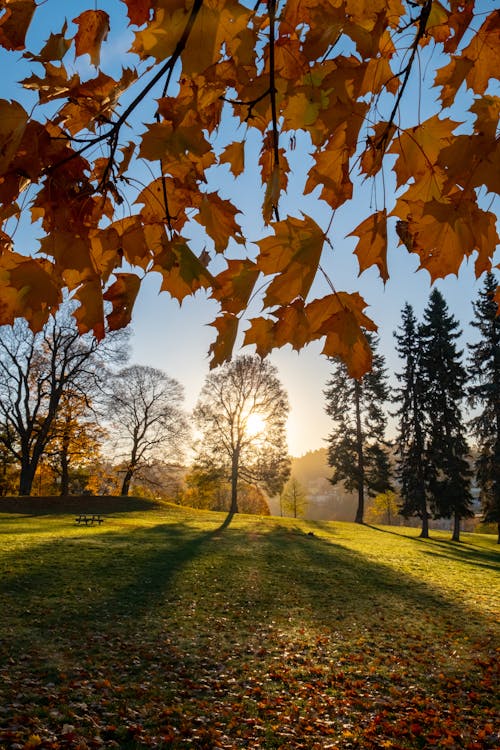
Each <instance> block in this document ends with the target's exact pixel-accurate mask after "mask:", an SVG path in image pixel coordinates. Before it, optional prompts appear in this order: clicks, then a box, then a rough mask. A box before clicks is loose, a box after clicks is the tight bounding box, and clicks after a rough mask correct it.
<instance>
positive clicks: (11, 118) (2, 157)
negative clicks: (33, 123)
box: [0, 99, 28, 174]
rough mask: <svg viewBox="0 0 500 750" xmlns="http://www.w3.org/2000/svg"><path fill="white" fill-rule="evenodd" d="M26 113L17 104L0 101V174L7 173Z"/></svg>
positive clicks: (16, 148) (25, 123) (26, 116)
mask: <svg viewBox="0 0 500 750" xmlns="http://www.w3.org/2000/svg"><path fill="white" fill-rule="evenodd" d="M27 122H28V113H27V112H26V110H25V109H24V108H23V107H21V105H20V104H18V102H8V101H6V100H5V99H0V174H1V173H4V172H6V171H7V168H8V167H9V165H10V163H11V161H12V159H13V158H14V156H15V154H16V152H17V150H18V148H19V145H20V143H21V140H22V138H23V135H24V131H25V129H26V125H27Z"/></svg>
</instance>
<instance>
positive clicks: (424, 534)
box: [420, 508, 429, 539]
mask: <svg viewBox="0 0 500 750" xmlns="http://www.w3.org/2000/svg"><path fill="white" fill-rule="evenodd" d="M420 538H421V539H428V538H429V514H428V513H427V508H425V510H424V512H423V513H422V530H421V531H420Z"/></svg>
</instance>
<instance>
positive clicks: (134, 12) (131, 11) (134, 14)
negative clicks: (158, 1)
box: [122, 0, 155, 26]
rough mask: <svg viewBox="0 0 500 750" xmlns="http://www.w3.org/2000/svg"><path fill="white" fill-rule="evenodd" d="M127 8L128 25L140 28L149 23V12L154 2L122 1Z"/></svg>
mask: <svg viewBox="0 0 500 750" xmlns="http://www.w3.org/2000/svg"><path fill="white" fill-rule="evenodd" d="M122 2H124V3H125V4H126V6H127V15H128V17H129V18H130V23H133V24H134V25H135V26H142V25H143V24H144V23H147V21H149V19H150V16H151V11H152V9H153V8H154V6H155V2H154V0H122Z"/></svg>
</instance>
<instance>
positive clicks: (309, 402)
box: [0, 0, 498, 455]
mask: <svg viewBox="0 0 500 750" xmlns="http://www.w3.org/2000/svg"><path fill="white" fill-rule="evenodd" d="M63 7H64V13H65V14H66V17H67V19H68V21H69V22H71V19H73V18H74V17H76V16H77V15H78V14H79V13H80V12H81V11H82V10H85V9H88V8H89V7H90V8H94V7H97V8H103V9H105V10H107V11H108V12H110V14H111V16H112V33H111V34H110V36H109V38H108V41H107V42H106V43H105V44H104V46H103V51H102V63H103V67H104V69H105V70H106V72H109V73H110V74H112V75H113V74H114V73H116V69H117V65H119V64H120V63H121V62H122V53H123V51H124V50H126V49H127V47H128V45H129V44H130V41H131V34H130V32H128V31H127V30H126V28H125V26H124V21H125V6H124V4H123V3H120V2H118V0H108V1H107V2H93V1H92V2H86V1H85V0H69V1H68V2H66V3H65V4H64V6H63ZM485 7H491V5H490V3H485ZM36 19H37V21H36V25H33V26H32V28H31V29H30V32H29V37H28V39H29V45H30V46H31V47H36V46H37V45H38V46H40V44H41V42H43V41H44V40H45V39H46V38H47V36H48V34H49V33H50V31H58V30H59V29H60V27H61V25H62V17H61V3H60V2H59V0H46V2H45V3H44V4H42V5H41V6H40V9H39V10H38V11H37V16H36ZM115 23H116V26H115ZM70 29H71V26H70ZM70 33H71V32H70ZM14 58H15V59H16V60H17V62H16V64H15V65H12V59H13V56H12V55H10V56H8V57H7V55H6V54H5V53H3V52H2V53H0V67H1V69H2V70H3V71H5V72H6V73H7V74H6V75H3V76H2V81H1V83H0V96H1V97H2V98H19V97H20V96H22V97H23V99H22V100H23V103H25V106H26V107H28V106H29V102H30V95H29V94H26V93H22V94H21V89H20V87H19V85H18V83H16V82H17V81H19V80H20V79H22V78H23V77H25V76H27V75H29V73H30V68H29V66H28V64H27V62H26V61H24V60H21V58H20V55H18V54H17V53H15V54H14ZM69 58H70V59H69V61H68V62H66V60H65V63H66V64H67V66H68V67H69V66H71V64H73V60H72V53H70V55H69ZM7 59H8V60H9V62H8V64H7V65H6V63H7ZM438 62H439V60H438V59H437V58H436V56H434V58H433V59H432V61H431V64H430V65H428V66H427V67H426V61H425V60H424V59H423V60H422V65H421V69H422V70H424V71H425V73H424V87H425V85H426V83H429V82H431V81H432V79H433V77H434V71H433V68H434V67H435V66H436V65H437V64H438ZM74 64H75V67H76V69H78V71H79V72H80V73H81V75H82V76H91V75H93V69H92V68H91V66H90V65H89V63H88V58H87V57H84V58H80V59H79V60H78V61H77V62H76V63H74ZM434 96H435V95H434V94H433V95H432V96H430V95H429V94H425V93H423V92H422V93H421V92H420V91H419V88H418V86H417V84H416V82H414V84H413V85H412V88H411V90H410V91H409V97H410V98H409V101H411V102H412V108H414V105H415V102H416V101H418V102H419V106H420V108H421V119H425V117H427V116H429V115H430V114H432V113H433V112H435V111H436V110H437V111H439V106H438V105H436V102H435V100H434ZM466 102H467V97H463V98H462V99H461V104H460V106H462V107H463V108H465V104H466ZM406 114H408V115H413V112H410V111H408V112H407V113H406V112H405V110H403V111H402V117H403V118H405V117H406ZM446 114H447V115H450V113H449V112H447V113H446ZM453 114H454V115H455V119H458V120H460V119H463V117H460V116H457V114H458V115H459V114H460V113H459V112H458V113H457V112H454V113H453ZM230 135H231V130H230V129H229V131H227V132H226V133H224V132H222V133H221V134H220V136H219V138H220V145H221V147H222V146H223V145H224V142H225V141H227V140H230ZM126 137H128V136H126ZM302 140H303V139H302ZM305 145H306V144H305V141H303V142H302V143H301V139H300V137H299V139H298V147H297V148H296V149H295V150H294V151H293V152H292V153H291V154H290V155H289V156H290V158H291V159H292V172H293V182H294V185H297V184H300V183H301V182H303V180H304V176H305V172H306V169H307V165H308V156H307V149H306V148H305V147H304V146H305ZM253 148H254V147H253V146H252V136H251V135H249V137H248V141H247V157H248V156H250V158H249V159H248V158H247V163H250V164H252V159H251V156H252V149H253ZM253 163H254V171H252V168H249V169H248V171H247V172H246V173H245V174H244V175H242V176H241V177H240V178H238V179H237V180H235V179H234V178H233V177H232V176H231V175H230V174H229V169H228V167H225V168H223V169H222V170H221V169H220V168H219V170H218V172H217V175H215V174H214V184H213V185H212V186H211V189H215V188H219V187H220V188H221V192H222V194H223V196H227V197H229V196H238V205H239V206H240V207H241V209H242V212H243V213H242V214H241V215H240V216H239V217H238V220H239V221H240V222H241V224H242V226H243V234H244V235H245V237H247V238H248V240H249V242H248V244H247V247H246V251H247V252H248V253H249V254H252V253H254V252H256V248H255V246H252V244H251V240H252V239H259V238H261V237H262V234H263V227H262V219H261V218H259V210H260V205H261V201H262V195H261V192H259V190H258V189H257V188H256V185H257V172H256V159H253ZM391 174H392V173H391V172H390V171H389V170H386V172H385V177H386V181H385V190H386V195H387V199H388V205H389V207H390V206H391V202H392V193H393V191H394V187H393V181H392V177H391ZM377 188H378V197H379V198H380V191H381V188H382V185H381V183H380V182H379V183H378V185H377ZM356 190H357V198H356V202H355V203H353V204H349V205H347V206H345V207H342V208H341V209H339V210H338V211H337V212H336V215H335V217H334V221H333V225H332V230H331V232H330V235H329V237H330V240H331V242H332V248H328V247H325V252H324V257H323V259H322V264H323V266H324V267H325V269H326V271H327V273H328V274H329V275H330V277H331V279H332V281H333V282H334V284H335V288H336V289H337V290H338V291H348V292H351V291H359V292H360V293H361V294H362V296H363V297H364V298H365V300H366V302H367V304H368V309H367V313H368V315H370V317H372V318H373V319H374V320H375V321H376V323H377V324H378V325H379V335H380V340H381V349H382V352H383V353H384V354H385V355H386V359H387V366H388V370H389V372H393V371H394V370H395V369H396V370H397V369H398V368H399V363H398V362H397V359H396V356H395V353H394V345H393V335H392V333H393V331H394V329H395V328H396V327H397V326H398V325H399V321H400V312H401V309H402V307H403V305H404V304H405V302H409V303H410V304H412V305H413V307H414V309H415V312H416V314H417V316H418V317H420V316H421V314H422V312H423V309H424V307H425V305H426V302H427V298H428V295H429V292H430V283H429V275H428V274H427V272H425V271H417V268H418V261H417V259H416V258H415V257H414V256H411V255H410V254H409V253H408V252H407V250H406V249H405V248H404V247H403V246H398V245H397V238H396V237H395V234H392V235H391V237H390V250H389V261H388V262H389V271H390V279H389V281H388V282H387V284H386V285H385V286H384V284H383V283H382V281H381V280H380V278H379V276H378V273H377V272H376V270H374V269H370V270H368V271H367V272H365V273H364V274H363V275H362V276H361V277H359V276H358V263H357V259H356V257H355V256H354V255H353V252H352V251H353V249H354V247H355V244H356V238H355V237H347V235H348V234H349V233H350V232H352V230H353V229H354V228H355V227H356V226H357V225H358V224H359V223H360V221H361V220H362V219H364V218H365V217H366V216H367V215H368V214H369V213H371V212H372V211H373V210H375V208H379V207H380V204H379V205H375V198H374V193H373V191H372V187H371V185H369V184H367V185H365V186H362V185H360V184H359V183H358V185H357V187H356ZM281 205H282V207H283V209H286V210H287V211H288V212H289V213H290V214H292V215H296V216H297V215H300V211H304V212H305V213H307V214H309V215H310V216H312V217H313V218H314V219H315V220H316V221H317V222H318V224H320V226H322V227H323V228H326V226H327V225H328V223H329V221H330V216H331V211H330V209H329V207H327V206H326V205H325V204H324V203H323V202H322V201H319V200H318V199H317V196H315V195H314V194H313V195H309V196H306V197H303V196H301V197H300V198H299V199H298V198H297V197H295V196H294V195H293V194H290V195H289V196H285V197H284V198H283V200H282V204H281ZM496 208H497V209H498V204H496ZM490 210H495V205H494V206H493V207H490ZM190 233H191V234H190V236H192V238H193V245H194V246H195V247H196V248H197V249H198V250H199V251H201V249H202V248H203V245H204V243H205V242H206V238H204V237H203V235H202V231H201V227H199V225H198V224H196V222H192V226H190ZM188 234H189V233H188ZM36 236H37V234H36V227H35V229H33V228H32V227H30V226H28V225H27V224H25V225H23V226H22V227H21V228H20V230H19V232H18V236H17V237H18V239H19V240H20V242H21V245H22V244H24V245H25V249H26V250H29V249H30V246H31V247H35V246H36V242H35V237H36ZM207 244H209V243H207ZM18 249H19V250H22V247H19V248H18ZM240 252H241V248H236V247H235V248H234V254H235V255H236V254H237V253H240ZM159 286H160V278H159V276H158V275H156V274H152V275H150V277H149V278H147V279H146V281H145V282H144V283H143V286H142V289H141V292H140V295H139V298H138V301H137V304H136V309H135V313H134V316H133V331H134V334H133V339H132V346H133V360H134V361H135V362H137V363H140V364H147V365H152V366H155V367H159V368H161V369H162V370H165V371H166V372H167V373H168V374H169V375H170V376H172V377H174V378H176V379H178V380H179V381H180V382H182V383H183V384H184V387H185V392H186V406H187V408H191V407H192V406H194V403H195V401H196V398H197V395H198V392H199V390H200V388H201V385H202V382H203V380H204V377H205V375H206V374H207V372H208V358H207V352H208V348H209V346H210V343H211V342H212V341H213V339H214V336H215V329H213V328H212V327H210V326H209V325H208V323H209V322H210V321H211V320H212V319H213V318H214V317H215V315H216V314H217V305H216V304H215V303H214V302H212V301H209V300H207V299H206V295H205V294H204V293H198V294H197V295H196V296H195V297H194V298H192V299H188V300H186V301H185V302H184V303H183V305H182V307H179V305H178V303H177V302H175V301H173V300H171V299H170V298H169V297H168V296H167V295H166V294H161V295H159V294H158V289H159ZM437 286H438V288H439V289H440V290H441V291H442V293H443V295H444V296H445V298H446V300H447V302H448V305H449V308H450V311H451V312H452V313H453V314H454V315H455V317H457V318H458V320H459V321H460V323H461V325H462V327H463V328H464V331H465V335H464V341H465V340H467V341H471V340H473V338H474V337H475V331H472V330H471V329H470V328H469V325H468V324H469V322H470V320H471V318H472V305H471V302H472V300H473V299H474V298H475V297H476V296H477V293H478V291H479V289H480V288H481V286H482V282H481V281H476V280H475V277H474V273H473V259H472V261H471V262H469V263H468V264H464V265H463V267H462V269H461V272H460V274H459V277H458V279H457V278H456V277H448V278H447V279H445V280H443V281H439V282H437ZM329 291H330V290H329V289H328V287H327V285H326V282H325V281H324V279H323V278H322V277H319V278H318V280H317V281H316V282H315V285H314V287H313V290H312V292H313V296H322V295H323V294H327V293H328V292H329ZM259 310H260V308H259V305H258V301H256V303H255V304H254V307H253V309H252V311H251V315H250V317H252V315H257V314H258V313H259ZM244 328H245V326H243V329H244ZM320 350H321V344H314V345H311V346H309V347H307V348H306V349H304V350H303V351H302V352H300V353H296V352H293V351H292V350H291V348H290V347H286V348H284V349H282V350H279V351H276V352H275V353H273V354H272V355H271V361H272V362H273V363H274V364H275V365H276V366H277V368H278V370H279V374H280V377H281V380H282V382H283V384H284V385H285V387H286V389H287V390H288V393H289V397H290V403H291V414H290V420H289V445H290V451H291V453H292V454H293V455H302V454H303V453H305V452H306V451H307V450H314V449H316V448H320V447H323V446H324V445H325V440H326V438H327V436H328V432H329V430H330V421H329V419H328V418H327V416H326V414H325V413H324V397H323V389H324V387H325V384H326V381H327V379H328V376H329V371H330V367H329V364H328V362H327V360H326V359H325V358H324V357H322V356H321V355H320Z"/></svg>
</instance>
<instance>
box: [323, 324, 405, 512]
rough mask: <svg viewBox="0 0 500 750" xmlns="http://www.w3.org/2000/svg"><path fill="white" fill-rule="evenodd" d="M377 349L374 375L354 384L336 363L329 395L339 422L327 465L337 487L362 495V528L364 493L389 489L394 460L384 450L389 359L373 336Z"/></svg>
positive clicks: (328, 402) (329, 404)
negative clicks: (386, 359) (386, 360)
mask: <svg viewBox="0 0 500 750" xmlns="http://www.w3.org/2000/svg"><path fill="white" fill-rule="evenodd" d="M368 341H369V342H370V345H371V347H372V349H373V352H374V353H373V366H372V370H371V371H370V372H368V373H366V375H364V376H363V378H361V379H359V380H353V379H352V378H351V377H350V376H349V373H348V369H347V367H346V365H345V364H344V363H343V362H341V361H339V360H334V361H332V376H331V378H330V380H329V381H328V383H327V386H326V390H325V397H326V407H325V408H326V412H327V414H328V415H329V416H330V417H331V418H332V420H333V422H334V426H333V431H332V433H331V434H330V436H329V438H328V463H329V465H330V466H331V467H332V468H333V475H332V477H331V479H330V481H331V482H332V484H337V483H338V482H343V483H344V486H345V488H346V489H347V490H349V491H351V492H352V491H354V492H357V494H358V507H357V510H356V522H357V523H363V518H364V503H365V489H366V490H367V492H368V493H369V494H370V495H376V494H378V493H379V492H385V491H386V490H388V489H390V473H391V467H390V461H389V456H388V454H387V450H386V447H385V428H386V424H387V416H386V413H385V411H384V403H385V401H386V400H387V399H388V396H389V386H388V382H387V374H386V370H385V360H384V357H383V355H382V354H380V353H378V352H377V351H376V349H377V346H378V340H377V339H376V338H375V336H373V334H369V335H368Z"/></svg>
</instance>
